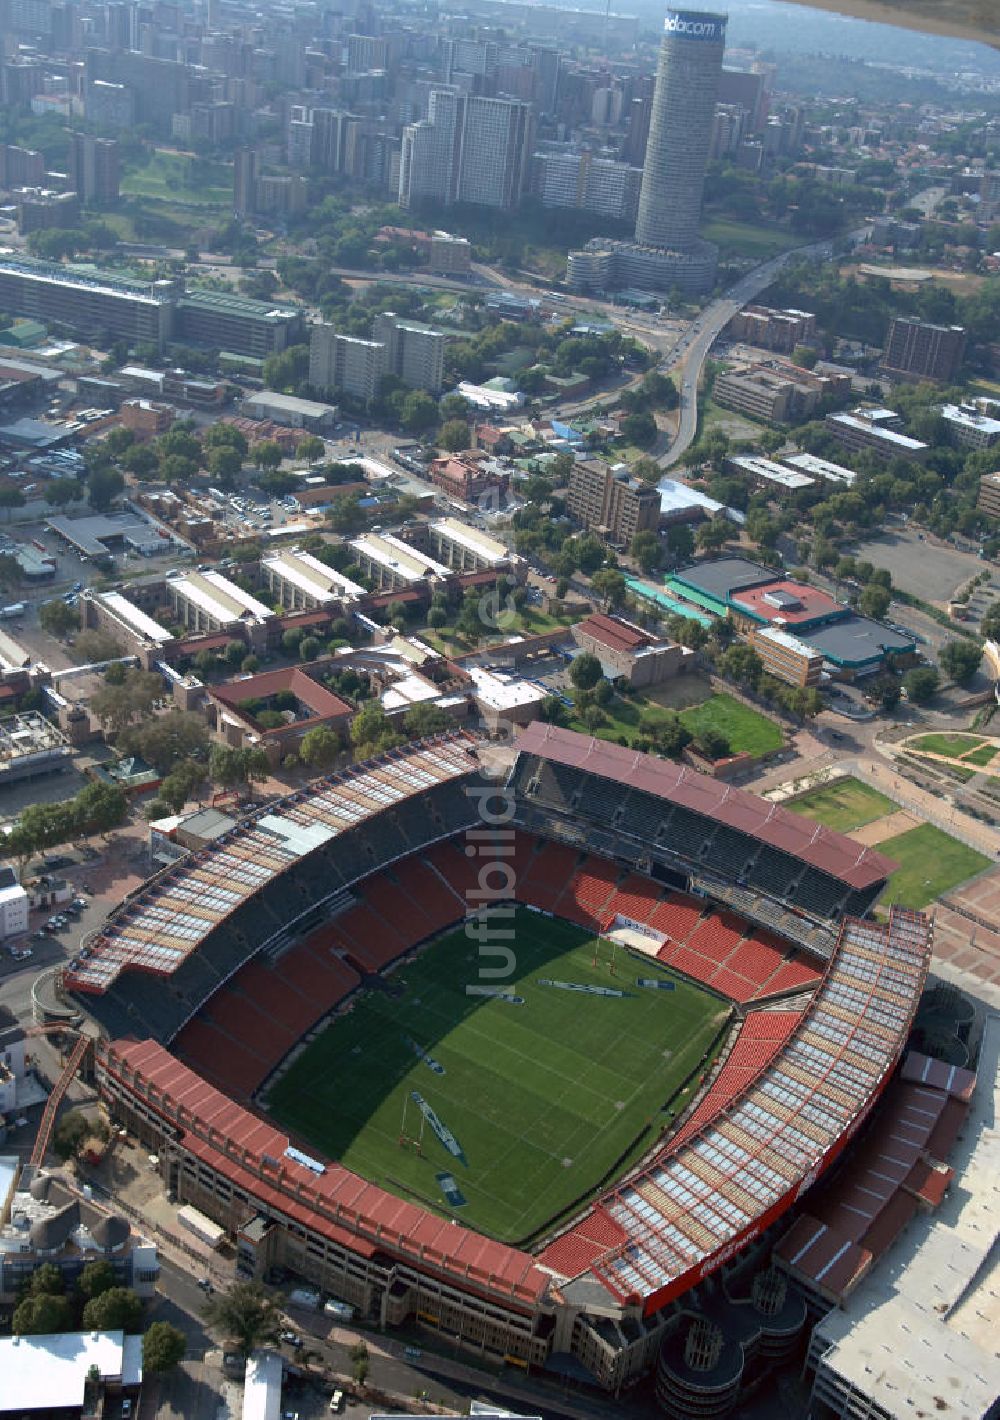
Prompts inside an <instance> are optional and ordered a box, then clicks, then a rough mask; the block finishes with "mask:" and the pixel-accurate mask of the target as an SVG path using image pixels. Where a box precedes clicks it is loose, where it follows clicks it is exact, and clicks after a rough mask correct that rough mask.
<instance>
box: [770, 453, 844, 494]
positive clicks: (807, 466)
mask: <svg viewBox="0 0 1000 1420" xmlns="http://www.w3.org/2000/svg"><path fill="white" fill-rule="evenodd" d="M785 463H787V464H788V466H789V468H799V469H801V470H802V472H803V473H814V474H815V475H816V476H817V478H825V479H827V480H828V481H829V482H830V483H846V484H847V485H848V487H850V485H851V484H852V483H854V482H856V481H857V477H858V475H857V474H856V473H855V472H854V470H853V468H844V466H843V464H839V463H831V462H830V460H829V459H821V458H818V457H817V456H816V454H788V455H787V456H786V458H785Z"/></svg>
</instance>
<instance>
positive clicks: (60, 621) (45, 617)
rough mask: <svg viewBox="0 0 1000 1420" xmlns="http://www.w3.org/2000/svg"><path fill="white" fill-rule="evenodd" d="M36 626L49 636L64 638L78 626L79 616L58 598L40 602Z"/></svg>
mask: <svg viewBox="0 0 1000 1420" xmlns="http://www.w3.org/2000/svg"><path fill="white" fill-rule="evenodd" d="M38 624H39V626H41V628H42V630H43V631H47V632H48V633H49V635H50V636H65V635H66V634H67V632H70V631H73V630H75V628H76V627H78V626H79V625H80V614H79V612H76V611H74V610H73V608H72V607H71V606H67V605H66V603H65V602H64V601H63V600H62V598H61V597H59V598H57V599H55V600H54V601H50V602H42V604H41V606H40V607H39V608H38Z"/></svg>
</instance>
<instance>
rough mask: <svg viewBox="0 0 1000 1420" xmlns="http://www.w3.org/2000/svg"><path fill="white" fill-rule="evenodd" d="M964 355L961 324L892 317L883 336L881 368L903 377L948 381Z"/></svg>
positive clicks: (963, 335) (954, 373)
mask: <svg viewBox="0 0 1000 1420" xmlns="http://www.w3.org/2000/svg"><path fill="white" fill-rule="evenodd" d="M964 355H965V329H964V327H962V326H960V325H932V324H930V323H929V322H928V321H921V320H913V319H911V318H910V317H908V316H895V317H894V318H893V320H892V323H891V325H890V326H889V333H888V335H887V337H886V342H885V351H884V353H883V355H882V369H883V370H884V371H885V373H886V374H887V375H897V376H899V377H901V378H903V379H909V380H940V381H941V382H942V383H943V384H948V383H950V382H951V381H952V380H954V378H955V376H956V375H957V374H958V371H959V367H960V366H961V364H962V359H963V357H964Z"/></svg>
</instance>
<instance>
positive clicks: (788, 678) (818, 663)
mask: <svg viewBox="0 0 1000 1420" xmlns="http://www.w3.org/2000/svg"><path fill="white" fill-rule="evenodd" d="M750 642H751V645H752V646H753V648H754V650H755V651H756V652H757V654H758V656H759V657H760V659H761V661H762V662H763V665H764V670H765V671H766V672H767V674H768V675H773V676H774V677H775V679H776V680H783V681H785V682H786V683H787V684H788V685H797V686H799V687H801V688H803V689H804V688H806V687H812V686H816V685H819V683H820V680H821V679H822V676H823V657H822V655H821V654H820V653H819V651H817V650H816V648H815V647H814V646H810V645H808V643H807V642H805V641H802V640H800V639H799V637H798V636H793V635H792V634H791V633H790V632H788V631H782V630H781V629H780V627H777V626H761V627H759V628H757V629H756V630H754V631H752V632H751V633H750Z"/></svg>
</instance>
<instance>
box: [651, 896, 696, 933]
mask: <svg viewBox="0 0 1000 1420" xmlns="http://www.w3.org/2000/svg"><path fill="white" fill-rule="evenodd" d="M704 910H705V904H704V903H702V902H699V901H698V899H697V898H694V897H686V896H685V895H684V893H680V892H672V893H671V894H670V896H669V897H668V898H667V899H666V901H665V902H658V903H657V904H656V906H655V907H654V908H653V910H652V912H651V913H650V914H649V925H650V926H651V927H655V928H656V930H657V931H658V932H665V933H666V935H667V936H668V937H669V938H670V939H671V941H674V942H683V941H685V940H686V939H687V936H688V933H689V932H690V931H691V929H692V928H693V927H694V924H695V923H696V922H697V921H698V918H699V917H700V916H701V914H702V912H703V911H704Z"/></svg>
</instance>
